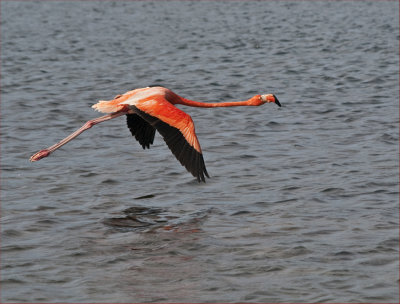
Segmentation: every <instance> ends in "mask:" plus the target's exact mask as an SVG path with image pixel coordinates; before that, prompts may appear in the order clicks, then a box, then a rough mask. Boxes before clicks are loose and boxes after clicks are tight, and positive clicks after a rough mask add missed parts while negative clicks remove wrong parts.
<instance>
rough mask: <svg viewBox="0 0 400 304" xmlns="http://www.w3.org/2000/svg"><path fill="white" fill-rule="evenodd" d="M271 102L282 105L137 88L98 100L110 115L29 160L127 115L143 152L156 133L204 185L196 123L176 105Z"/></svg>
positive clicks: (99, 106)
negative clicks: (196, 98) (208, 100)
mask: <svg viewBox="0 0 400 304" xmlns="http://www.w3.org/2000/svg"><path fill="white" fill-rule="evenodd" d="M271 102H272V103H276V104H277V105H278V106H281V104H280V103H279V100H278V98H276V96H275V95H274V94H266V95H256V96H253V97H252V98H250V99H248V100H245V101H232V102H213V103H205V102H199V101H194V100H189V99H186V98H183V97H181V96H179V95H177V94H175V93H174V92H172V91H171V90H169V89H167V88H164V87H147V88H141V89H136V90H132V91H129V92H126V93H125V94H122V95H117V96H115V97H114V99H112V100H109V101H99V102H98V103H97V104H95V105H93V106H92V108H93V109H95V110H97V111H99V112H102V113H108V114H107V115H104V116H101V117H98V118H95V119H92V120H89V121H87V122H86V123H85V124H84V125H83V126H82V127H81V128H79V129H78V130H76V131H75V132H73V133H72V134H70V135H69V136H67V137H66V138H64V139H63V140H61V141H60V142H58V143H56V144H55V145H52V146H50V147H48V148H47V149H43V150H40V151H39V152H37V153H35V154H34V155H32V156H31V158H30V160H31V161H32V162H33V161H38V160H40V159H42V158H44V157H47V156H49V155H50V154H51V153H53V152H54V151H55V150H57V149H58V148H60V147H61V146H63V145H65V144H66V143H67V142H69V141H70V140H72V139H74V138H75V137H77V136H78V135H79V134H81V133H82V132H84V131H85V130H87V129H90V128H91V127H92V126H93V125H95V124H98V123H101V122H103V121H106V120H110V119H113V118H116V117H119V116H122V115H126V121H127V125H128V128H129V130H130V131H131V133H132V136H134V137H135V138H136V140H137V141H138V142H139V143H140V144H141V145H142V147H143V149H146V148H150V145H151V144H153V140H154V135H155V132H156V130H157V131H158V132H159V133H160V134H161V136H162V137H163V138H164V141H165V142H166V144H167V145H168V147H169V149H170V150H171V151H172V153H173V154H174V155H175V157H176V158H177V159H178V160H179V162H180V163H181V164H182V166H184V167H185V168H186V169H187V170H188V171H189V172H190V173H191V174H192V175H193V176H194V177H196V178H197V180H198V181H199V182H200V181H203V182H205V176H206V177H209V175H208V173H207V170H206V166H205V164H204V159H203V154H202V151H201V148H200V143H199V140H198V139H197V136H196V133H195V128H194V123H193V120H192V118H191V117H190V115H188V114H186V113H185V112H183V111H182V110H180V109H178V108H177V107H175V105H185V106H190V107H200V108H215V107H236V106H260V105H263V104H264V103H271Z"/></svg>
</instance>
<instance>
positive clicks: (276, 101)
mask: <svg viewBox="0 0 400 304" xmlns="http://www.w3.org/2000/svg"><path fill="white" fill-rule="evenodd" d="M272 96H274V98H275V103H276V104H277V105H278V106H280V107H281V106H282V105H281V103H280V102H279V100H278V98H277V97H276V96H275V95H272Z"/></svg>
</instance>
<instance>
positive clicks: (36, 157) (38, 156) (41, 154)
mask: <svg viewBox="0 0 400 304" xmlns="http://www.w3.org/2000/svg"><path fill="white" fill-rule="evenodd" d="M50 153H51V152H50V150H47V149H43V150H40V151H39V152H37V153H35V154H33V155H32V156H31V158H30V161H31V162H34V161H38V160H41V159H42V158H44V157H47V156H49V155H50Z"/></svg>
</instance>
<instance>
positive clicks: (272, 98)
mask: <svg viewBox="0 0 400 304" xmlns="http://www.w3.org/2000/svg"><path fill="white" fill-rule="evenodd" d="M261 101H263V102H264V103H266V102H274V103H276V104H277V105H278V106H280V107H281V103H280V102H279V100H278V98H277V97H276V96H275V95H274V94H266V95H261Z"/></svg>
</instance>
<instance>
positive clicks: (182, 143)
mask: <svg viewBox="0 0 400 304" xmlns="http://www.w3.org/2000/svg"><path fill="white" fill-rule="evenodd" d="M131 109H132V110H133V111H135V113H137V115H136V114H128V115H127V116H128V120H129V119H132V118H129V116H130V115H133V116H134V117H135V116H136V117H137V116H138V115H139V116H140V118H141V120H142V121H144V122H145V125H146V128H147V130H148V129H149V127H151V128H153V129H154V128H155V129H157V131H158V132H159V133H160V134H161V136H162V137H163V138H164V141H165V142H166V144H167V145H168V147H169V149H170V150H171V151H172V153H173V154H174V155H175V157H176V158H177V160H179V162H180V163H181V164H182V166H184V167H185V168H186V170H188V171H189V172H190V173H192V175H193V176H194V177H196V178H197V180H198V181H199V182H200V181H203V182H205V176H206V177H210V176H209V175H208V173H207V169H206V165H205V163H204V158H203V155H202V154H201V153H200V152H198V151H197V150H196V149H195V148H194V147H192V146H191V145H190V144H189V143H188V142H187V141H186V139H185V137H184V136H183V134H182V133H181V131H179V129H177V128H175V127H173V126H170V125H169V124H167V123H165V122H163V121H162V120H160V119H158V118H157V117H154V116H151V115H149V114H147V113H146V112H144V111H141V110H139V109H138V108H137V107H135V106H131ZM136 117H135V119H136ZM128 126H129V122H128ZM129 128H130V129H131V127H129ZM131 132H132V130H131ZM136 134H137V132H136V133H135V137H136V136H137V135H136ZM132 135H134V134H133V132H132ZM152 136H153V137H152V139H151V143H153V138H154V133H153V134H152ZM136 139H137V140H139V142H140V143H141V144H142V142H141V140H142V141H143V138H142V137H140V136H138V137H136ZM142 146H143V144H142ZM143 147H144V146H143Z"/></svg>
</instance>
